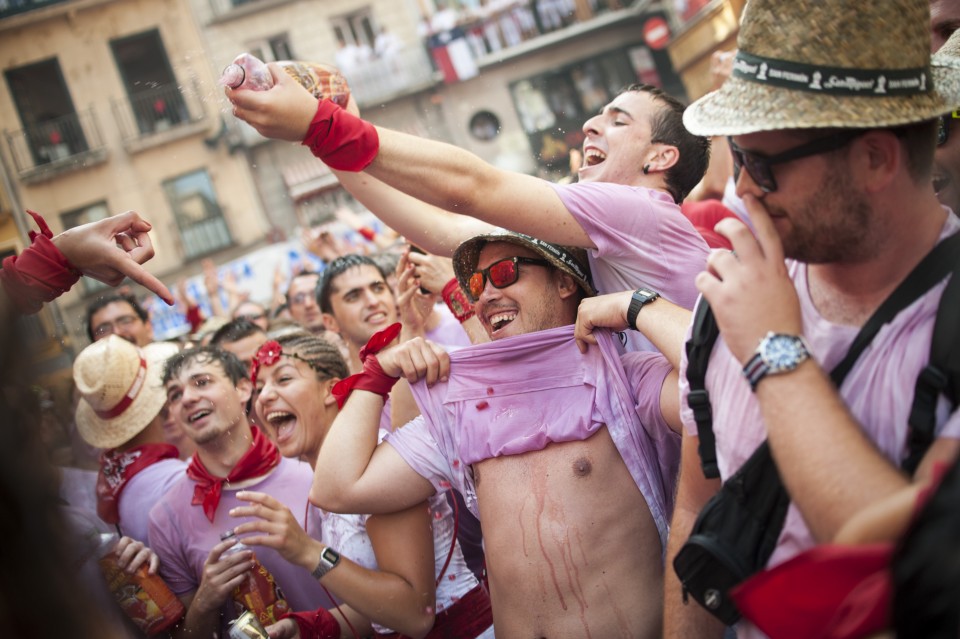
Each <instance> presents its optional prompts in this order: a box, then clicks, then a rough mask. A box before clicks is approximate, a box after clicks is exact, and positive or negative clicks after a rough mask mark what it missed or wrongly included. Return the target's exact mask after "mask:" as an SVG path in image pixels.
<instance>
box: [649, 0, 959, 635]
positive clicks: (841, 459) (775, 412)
mask: <svg viewBox="0 0 960 639" xmlns="http://www.w3.org/2000/svg"><path fill="white" fill-rule="evenodd" d="M929 27H930V23H929V15H928V13H927V3H926V2H925V1H922V0H896V1H892V2H887V3H883V4H882V5H873V6H871V10H870V11H869V12H865V11H863V10H862V7H859V6H855V5H853V4H849V3H821V2H813V1H812V0H804V1H799V2H793V3H787V4H784V3H781V2H775V1H774V0H755V1H753V2H751V3H749V4H748V5H747V7H746V9H745V13H744V16H743V22H742V26H741V29H740V34H739V40H738V46H739V52H738V54H737V60H736V61H735V62H734V71H733V74H732V76H731V77H730V79H728V80H727V81H726V82H725V83H724V85H723V87H722V88H721V89H720V90H719V91H717V92H715V93H712V94H709V95H708V96H705V97H704V98H702V99H701V100H699V101H698V102H696V103H695V104H693V105H691V106H690V107H689V108H688V110H687V112H686V114H685V116H684V124H685V125H686V126H687V127H688V128H689V129H690V130H691V131H692V132H694V133H697V134H702V135H726V136H730V146H731V149H732V151H733V157H734V168H735V175H736V177H737V190H738V193H739V194H740V195H741V197H742V198H743V200H744V202H745V204H746V206H747V209H748V211H749V213H750V219H751V222H752V223H753V226H754V227H755V231H756V236H754V235H753V234H751V233H750V231H749V230H748V229H747V227H746V226H744V225H743V224H742V223H740V222H738V221H734V220H724V221H723V222H721V224H720V225H718V227H717V230H718V231H719V232H720V233H721V234H723V235H725V236H726V237H728V238H729V239H730V241H731V243H732V245H733V249H734V251H735V252H728V251H717V252H714V253H713V254H712V255H711V257H710V259H709V260H708V270H707V271H705V272H703V273H701V274H700V275H698V277H697V280H696V283H697V288H698V289H699V290H700V291H701V292H702V293H703V296H704V298H705V299H706V300H707V301H708V302H709V303H710V305H711V307H712V308H713V310H714V313H715V316H716V320H717V324H718V326H719V327H720V340H719V341H718V342H717V345H716V346H715V348H714V349H713V351H712V355H711V357H710V363H709V368H708V374H707V378H706V390H707V391H708V392H709V395H710V397H712V398H713V431H714V433H715V435H716V452H717V460H718V466H719V471H720V479H719V480H717V479H706V478H705V477H704V474H703V471H702V470H701V467H700V459H699V457H698V454H697V450H698V446H699V438H698V437H697V429H696V425H695V420H694V419H693V413H692V410H690V409H689V408H687V407H686V406H687V392H688V390H689V389H688V387H687V386H686V384H685V383H684V382H685V379H686V376H685V368H686V358H685V357H684V361H683V362H682V364H681V375H680V379H681V395H682V397H681V406H683V407H684V408H683V415H682V416H683V421H684V437H683V440H684V441H683V446H682V456H681V472H680V480H679V488H678V492H677V501H676V508H675V511H674V516H673V520H672V527H671V540H670V544H669V547H668V552H667V561H668V565H670V564H672V561H673V558H674V557H675V556H676V554H677V552H678V551H679V549H680V548H681V546H682V545H683V543H684V542H685V541H686V539H687V538H688V536H689V534H690V530H691V527H692V525H693V522H694V520H695V519H696V517H697V514H698V513H699V512H700V510H701V508H702V507H703V505H704V504H705V503H706V502H707V500H708V499H709V498H710V497H711V496H712V495H713V494H714V493H716V491H717V490H718V489H719V487H720V484H721V482H722V481H725V480H726V479H728V478H729V477H730V475H731V474H732V473H734V472H735V471H736V470H737V469H738V468H740V466H741V465H742V464H743V463H744V461H745V460H746V459H747V458H748V457H749V456H750V455H751V454H752V453H753V452H754V450H755V449H756V448H757V447H758V445H759V444H760V443H761V442H762V441H763V440H764V439H766V440H767V441H768V442H769V445H770V449H771V452H772V456H773V458H774V460H775V461H776V465H777V469H778V470H779V473H780V476H781V478H782V480H783V483H784V485H785V487H786V489H787V491H788V492H789V496H790V498H791V500H792V502H791V505H790V508H789V510H788V513H787V517H786V523H785V525H784V528H783V531H782V532H781V534H780V536H779V539H778V542H777V545H776V548H775V549H774V551H773V554H772V556H771V558H770V560H769V563H768V566H773V565H777V564H780V563H781V562H783V561H785V560H787V559H789V558H791V557H793V556H795V555H796V554H797V553H799V552H800V551H802V550H804V549H807V548H810V547H811V546H813V545H814V544H816V543H818V542H823V541H827V540H830V539H832V538H833V537H834V536H835V534H836V533H837V531H838V530H839V529H840V528H841V527H842V526H843V525H844V524H845V523H846V522H847V521H848V520H849V519H850V518H851V517H852V516H853V515H854V514H856V513H857V512H859V511H861V510H862V509H864V508H866V507H868V506H870V505H871V504H873V503H876V502H877V501H878V500H881V499H883V498H885V497H887V496H889V495H890V494H892V493H894V492H896V491H897V490H900V489H902V488H903V487H904V486H906V485H907V484H908V482H910V481H923V480H925V479H926V478H927V477H928V476H929V471H930V468H931V466H932V465H933V463H934V462H936V461H937V460H945V459H950V458H952V457H954V456H955V455H956V452H957V450H958V437H960V412H957V411H955V410H954V411H953V412H951V411H950V409H949V408H948V406H947V403H946V401H945V400H944V399H942V398H941V402H942V404H941V406H940V407H939V408H940V410H939V411H938V412H937V423H936V431H935V439H934V441H933V443H932V445H931V446H930V447H929V449H928V450H927V452H926V455H925V457H924V459H923V461H922V463H921V464H920V466H919V470H918V471H917V472H916V474H915V475H914V477H912V478H911V477H908V476H907V475H906V474H904V473H903V472H902V471H901V470H900V468H899V466H900V464H901V463H902V461H903V459H904V457H905V450H906V439H907V433H908V417H909V413H910V408H911V400H912V396H913V389H914V387H915V385H916V383H917V378H918V374H919V372H920V371H921V369H923V368H924V366H925V365H926V364H927V361H928V359H929V352H930V339H931V334H932V330H933V322H934V317H935V315H936V310H937V307H938V303H939V301H940V296H941V294H942V292H943V289H944V287H945V285H946V283H945V281H941V282H940V283H939V284H937V285H935V286H933V288H931V289H930V290H929V291H928V292H927V293H925V294H924V295H923V296H921V297H920V298H919V300H918V301H917V302H915V303H914V304H912V305H911V306H909V307H908V308H906V309H905V310H903V311H902V312H900V313H899V314H898V315H896V317H895V318H894V319H893V320H892V321H891V322H890V323H889V324H887V325H886V326H885V327H884V329H883V330H882V331H881V332H880V333H878V334H877V335H876V337H874V338H873V340H872V342H871V344H870V346H869V348H868V349H867V350H865V351H864V352H863V353H862V354H861V355H860V357H859V359H858V360H857V362H856V363H855V364H854V366H853V368H852V369H851V370H850V372H849V373H848V375H847V376H846V379H845V381H844V383H843V385H842V387H841V388H840V389H839V390H838V389H836V388H835V387H834V386H833V384H832V382H831V380H830V377H829V375H828V374H827V372H826V371H829V370H831V369H832V368H833V367H834V366H835V365H836V364H837V363H838V362H839V361H840V360H842V359H843V357H844V356H845V354H846V353H847V351H848V350H849V349H850V346H851V342H852V341H853V339H854V337H855V336H856V334H857V333H858V331H859V330H860V328H861V326H862V325H863V324H864V323H865V322H866V321H867V319H868V318H869V317H870V316H871V315H873V313H874V312H875V311H876V310H877V308H878V307H879V306H880V305H881V304H882V303H883V302H884V300H885V299H887V297H888V296H889V295H890V294H891V292H892V291H893V290H894V289H895V288H896V287H897V286H898V285H899V284H900V283H901V282H902V281H903V280H904V278H905V277H906V276H907V274H908V273H910V272H911V270H912V269H913V268H914V267H915V266H916V265H917V264H918V263H919V262H920V261H921V259H922V258H923V257H924V256H925V255H927V254H928V253H929V252H930V251H931V250H932V249H933V247H934V246H936V245H937V244H938V243H940V242H941V241H943V240H944V239H946V238H948V237H950V236H952V235H954V234H955V233H957V231H958V229H960V221H958V220H957V219H956V218H955V217H954V216H950V215H949V214H948V213H947V212H946V211H945V210H944V209H943V208H942V207H941V206H940V204H939V203H938V201H937V200H936V197H935V194H934V192H933V189H932V187H931V165H932V161H933V147H934V139H935V127H936V118H937V116H939V115H941V114H942V113H946V112H948V111H950V110H951V109H953V108H956V106H957V105H958V104H960V96H957V95H956V94H950V93H949V89H950V85H948V84H947V83H941V82H937V83H936V84H935V82H934V78H933V77H931V75H930V72H929V62H930V58H929V55H930V54H929V50H930V47H929ZM838 69H842V70H843V73H842V74H840V73H838V71H837V70H838ZM800 75H804V76H805V77H806V78H807V80H808V82H796V81H791V80H789V79H786V78H788V77H789V78H797V77H799V76H800ZM851 86H858V87H861V92H858V91H855V90H851V89H850V87H851ZM935 86H936V87H937V89H938V90H937V91H935V90H934V87H935ZM863 87H867V88H869V92H864V91H865V89H863ZM944 92H946V95H944ZM785 257H786V258H788V259H787V261H786V262H785V261H784V258H785ZM758 345H759V346H758ZM665 600H666V608H665V636H668V637H693V636H696V637H708V636H720V635H721V634H722V625H721V623H720V622H719V621H717V620H716V619H714V618H712V617H711V616H710V615H709V614H707V612H706V611H705V610H704V609H703V608H701V607H700V606H699V605H697V604H696V603H694V602H692V601H691V602H690V603H687V604H685V603H684V596H683V593H682V589H681V585H680V583H679V581H678V579H677V577H676V575H675V574H674V572H673V571H672V570H668V576H667V579H666V592H665ZM738 636H745V637H756V636H761V633H760V632H759V631H758V630H757V629H756V628H755V627H753V626H750V625H749V624H744V627H743V628H739V629H738Z"/></svg>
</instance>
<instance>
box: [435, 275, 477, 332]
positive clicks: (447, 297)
mask: <svg viewBox="0 0 960 639" xmlns="http://www.w3.org/2000/svg"><path fill="white" fill-rule="evenodd" d="M440 297H442V298H443V301H444V302H445V303H446V304H447V308H449V309H450V312H451V313H453V316H454V317H456V318H457V320H458V321H459V322H460V323H461V324H463V323H464V322H466V321H467V320H468V319H470V318H471V317H473V315H474V311H473V304H471V303H470V300H468V299H467V296H466V295H465V294H464V292H463V289H462V288H460V282H458V281H457V278H453V279H452V280H450V281H449V282H447V285H446V286H444V287H443V291H442V292H441V293H440Z"/></svg>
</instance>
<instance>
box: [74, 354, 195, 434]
mask: <svg viewBox="0 0 960 639" xmlns="http://www.w3.org/2000/svg"><path fill="white" fill-rule="evenodd" d="M178 350H179V348H178V347H177V346H176V344H170V343H168V342H155V343H153V344H148V345H146V346H144V347H143V354H144V358H145V359H146V361H147V375H146V379H145V380H144V383H143V388H142V389H141V390H140V393H139V394H138V395H137V396H136V398H134V400H133V401H132V402H131V403H130V406H129V407H128V408H127V409H126V410H125V411H123V413H122V414H121V415H119V416H117V417H114V418H113V419H103V418H102V417H100V416H99V415H97V414H96V413H95V412H94V410H93V407H92V406H91V405H90V404H89V403H87V401H86V400H84V399H81V400H80V403H79V404H77V411H76V414H75V417H76V423H77V432H78V433H80V436H81V437H82V438H83V440H84V441H85V442H87V443H88V444H90V445H91V446H94V447H96V448H106V449H109V448H116V447H117V446H120V445H121V444H123V443H125V442H128V441H130V440H131V439H133V438H134V437H135V436H136V435H138V434H139V433H140V432H141V431H142V430H143V429H144V428H146V427H147V426H148V425H149V424H150V422H151V421H153V418H154V417H156V416H157V414H158V413H159V412H160V409H161V408H163V405H164V404H165V403H166V401H167V395H166V393H165V392H164V389H163V367H164V365H165V363H166V361H167V359H169V358H170V356H172V355H173V354H174V353H176V352H177V351H178Z"/></svg>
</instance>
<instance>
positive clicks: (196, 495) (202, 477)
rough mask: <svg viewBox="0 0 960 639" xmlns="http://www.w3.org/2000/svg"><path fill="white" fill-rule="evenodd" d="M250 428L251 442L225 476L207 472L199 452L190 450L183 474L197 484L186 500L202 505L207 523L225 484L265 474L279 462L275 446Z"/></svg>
mask: <svg viewBox="0 0 960 639" xmlns="http://www.w3.org/2000/svg"><path fill="white" fill-rule="evenodd" d="M250 431H251V433H252V434H253V443H252V445H251V446H250V449H249V450H248V451H247V452H246V453H244V454H243V457H241V458H240V461H238V462H237V465H236V466H234V467H233V470H231V471H230V474H229V475H227V476H226V477H215V476H214V475H211V474H210V471H208V470H207V468H206V466H204V465H203V461H201V460H200V456H199V453H194V455H193V457H191V458H190V465H189V466H187V476H188V477H189V478H190V479H192V480H193V481H195V482H197V485H196V486H194V488H193V500H192V501H191V502H190V503H191V504H193V505H194V506H201V505H202V506H203V514H204V515H206V516H207V519H209V520H210V521H211V522H213V518H214V516H216V514H217V506H219V505H220V494H221V492H222V491H223V485H224V484H225V483H227V482H238V481H243V480H245V479H250V478H251V477H259V476H261V475H266V474H267V473H268V472H270V471H271V470H273V468H274V467H276V465H277V464H279V463H280V451H279V450H277V447H276V445H275V444H274V443H273V442H272V441H270V440H269V439H267V438H266V436H265V435H264V434H263V433H262V432H261V431H260V429H259V428H256V427H253V426H251V427H250Z"/></svg>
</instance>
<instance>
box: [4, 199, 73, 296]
mask: <svg viewBox="0 0 960 639" xmlns="http://www.w3.org/2000/svg"><path fill="white" fill-rule="evenodd" d="M27 213H29V214H30V215H31V216H33V219H34V220H36V222H37V226H39V227H40V233H37V232H35V231H30V239H31V240H32V241H33V244H31V245H30V246H28V247H27V248H26V249H25V250H24V251H23V252H22V253H20V255H14V256H11V257H8V258H7V259H5V260H4V261H3V269H2V270H0V282H2V283H3V288H4V290H5V291H6V292H7V296H8V297H9V298H10V301H11V302H13V304H14V306H15V307H16V308H17V310H18V311H20V312H21V313H24V314H30V313H36V312H37V311H39V310H40V309H41V308H42V307H43V305H44V303H46V302H49V301H51V300H54V299H56V298H58V297H60V296H61V295H63V294H64V293H66V292H67V291H68V290H70V287H71V286H73V285H74V284H76V283H77V280H79V279H80V276H81V275H83V273H81V272H80V271H78V270H77V269H76V268H74V266H73V265H72V264H71V263H70V261H69V260H68V259H67V257H66V256H65V255H64V254H63V253H62V252H61V251H60V249H58V248H57V247H56V245H55V244H54V243H53V242H51V241H50V238H52V237H53V232H52V231H51V230H50V227H49V226H47V223H46V221H45V220H44V219H43V217H41V216H40V215H39V214H38V213H34V212H33V211H29V210H28V211H27Z"/></svg>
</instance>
